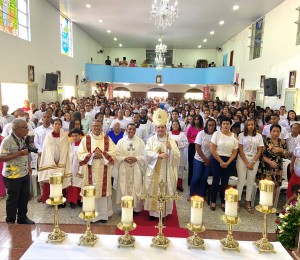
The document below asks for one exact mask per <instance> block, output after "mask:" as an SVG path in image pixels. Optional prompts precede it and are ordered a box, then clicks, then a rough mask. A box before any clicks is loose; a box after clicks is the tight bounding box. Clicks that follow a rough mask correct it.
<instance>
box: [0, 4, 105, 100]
mask: <svg viewBox="0 0 300 260" xmlns="http://www.w3.org/2000/svg"><path fill="white" fill-rule="evenodd" d="M30 17H31V22H30V24H31V42H28V41H24V40H22V39H19V38H17V37H15V36H12V35H9V34H7V33H4V32H2V31H0V46H1V47H0V57H1V63H0V71H1V73H0V82H17V83H26V82H27V80H28V79H27V75H28V74H27V67H28V65H33V66H34V68H35V82H37V83H38V88H39V89H40V90H41V89H42V88H44V85H45V78H44V77H45V74H46V73H49V72H55V71H56V70H60V71H61V80H62V83H61V85H69V86H70V85H71V86H75V76H76V75H79V79H80V80H81V79H82V78H83V75H82V71H84V67H85V65H84V64H85V63H89V62H90V58H91V57H93V60H94V63H101V62H102V60H101V56H100V55H99V54H97V51H99V50H100V49H102V46H101V45H100V44H98V43H97V42H96V41H95V40H93V39H92V38H91V37H90V36H88V35H87V34H86V33H85V32H83V31H82V30H81V29H79V28H78V27H77V26H76V25H75V24H74V23H73V39H74V46H73V47H74V57H73V58H70V57H67V56H65V55H62V54H60V24H59V23H60V20H59V19H60V13H59V11H57V10H56V9H55V8H54V7H52V6H51V5H50V4H49V3H48V2H47V1H46V0H31V1H30ZM38 99H39V102H41V101H46V102H49V101H53V100H56V99H57V93H56V92H44V93H43V94H42V93H41V91H39V93H38ZM21 105H23V104H21Z"/></svg>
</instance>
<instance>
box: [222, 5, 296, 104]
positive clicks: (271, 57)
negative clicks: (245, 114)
mask: <svg viewBox="0 0 300 260" xmlns="http://www.w3.org/2000/svg"><path fill="white" fill-rule="evenodd" d="M299 5H300V2H299V1H298V0H286V1H284V2H283V3H282V4H280V5H279V6H277V7H276V8H274V9H273V10H271V11H270V12H269V13H267V14H266V15H265V25H264V35H263V49H262V56H261V57H260V58H258V59H255V60H251V61H249V52H250V50H249V47H247V46H249V45H250V39H249V38H248V37H249V36H250V30H249V29H248V27H250V24H249V26H248V27H247V28H245V29H244V30H243V31H242V32H240V33H239V34H237V35H236V36H234V37H233V38H232V39H230V40H229V41H228V42H226V43H225V44H224V45H223V46H222V48H223V51H222V52H220V53H218V54H217V55H218V63H219V64H220V63H221V62H222V59H223V55H224V54H225V53H228V56H229V54H230V52H231V51H232V50H234V59H233V65H234V66H236V71H237V72H239V78H240V79H241V78H244V79H245V89H246V90H247V89H248V90H250V89H252V90H253V89H259V83H260V76H261V75H266V77H267V78H271V77H274V78H277V79H278V81H279V82H281V83H282V88H283V91H284V89H285V88H287V87H288V82H289V72H290V71H291V70H296V71H297V76H298V77H297V82H296V87H297V88H300V45H298V46H296V34H297V25H296V24H295V21H297V20H298V13H299V12H298V11H296V10H295V9H296V8H297V7H298V6H299ZM217 95H218V93H217ZM282 104H284V93H282V97H281V99H279V98H277V97H265V103H264V105H265V106H271V107H273V108H279V106H280V105H282Z"/></svg>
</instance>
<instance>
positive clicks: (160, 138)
mask: <svg viewBox="0 0 300 260" xmlns="http://www.w3.org/2000/svg"><path fill="white" fill-rule="evenodd" d="M155 136H156V138H157V140H158V141H161V142H163V141H166V136H164V137H159V136H158V135H157V134H155Z"/></svg>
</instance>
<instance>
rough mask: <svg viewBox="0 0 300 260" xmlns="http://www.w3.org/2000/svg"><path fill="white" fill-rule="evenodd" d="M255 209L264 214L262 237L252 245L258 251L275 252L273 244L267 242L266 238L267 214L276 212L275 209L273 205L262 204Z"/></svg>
mask: <svg viewBox="0 0 300 260" xmlns="http://www.w3.org/2000/svg"><path fill="white" fill-rule="evenodd" d="M255 209H256V210H257V211H259V212H261V213H263V214H264V230H263V237H262V238H261V239H260V240H257V241H256V242H254V245H255V246H256V248H257V249H258V252H259V253H262V252H269V253H274V254H276V251H275V250H274V246H273V245H272V244H271V243H269V241H268V238H267V231H268V227H267V215H268V214H274V213H276V209H275V208H274V207H269V206H262V205H257V206H256V207H255Z"/></svg>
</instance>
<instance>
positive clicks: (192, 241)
mask: <svg viewBox="0 0 300 260" xmlns="http://www.w3.org/2000/svg"><path fill="white" fill-rule="evenodd" d="M203 204H204V199H203V198H202V197H200V196H193V197H192V198H191V220H190V221H191V223H189V224H187V228H188V230H190V231H192V232H193V233H194V235H192V236H189V237H188V238H187V239H186V241H187V243H188V249H190V248H200V249H203V250H205V247H204V240H203V239H202V238H201V237H199V236H198V233H200V232H203V231H205V227H204V225H203V224H202V217H203Z"/></svg>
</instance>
